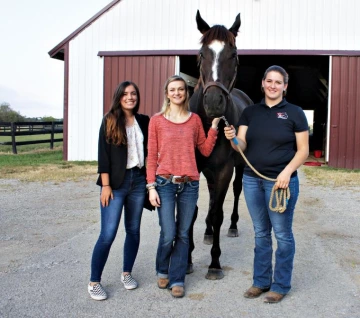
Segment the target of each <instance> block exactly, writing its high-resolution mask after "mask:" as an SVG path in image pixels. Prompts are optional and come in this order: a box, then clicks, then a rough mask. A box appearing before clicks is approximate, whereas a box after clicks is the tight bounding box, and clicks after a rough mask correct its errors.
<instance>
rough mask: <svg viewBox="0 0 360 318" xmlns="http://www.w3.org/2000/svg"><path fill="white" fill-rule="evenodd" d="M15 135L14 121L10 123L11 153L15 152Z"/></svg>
mask: <svg viewBox="0 0 360 318" xmlns="http://www.w3.org/2000/svg"><path fill="white" fill-rule="evenodd" d="M15 135H16V125H15V123H11V144H12V152H13V154H15V155H16V154H17V151H16V140H15Z"/></svg>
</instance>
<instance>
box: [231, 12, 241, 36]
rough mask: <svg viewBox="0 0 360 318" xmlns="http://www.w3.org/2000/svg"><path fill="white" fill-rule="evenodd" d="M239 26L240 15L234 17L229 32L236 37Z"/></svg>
mask: <svg viewBox="0 0 360 318" xmlns="http://www.w3.org/2000/svg"><path fill="white" fill-rule="evenodd" d="M240 25H241V20H240V13H239V14H238V15H237V16H236V18H235V22H234V24H233V25H232V26H231V28H230V29H229V31H230V32H231V33H232V34H234V36H235V37H236V36H237V34H238V32H239V29H240Z"/></svg>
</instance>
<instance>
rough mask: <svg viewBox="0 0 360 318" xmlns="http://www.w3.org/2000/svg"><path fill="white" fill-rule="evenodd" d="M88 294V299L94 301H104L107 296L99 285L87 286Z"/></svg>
mask: <svg viewBox="0 0 360 318" xmlns="http://www.w3.org/2000/svg"><path fill="white" fill-rule="evenodd" d="M88 292H89V294H90V297H91V298H92V299H95V300H105V299H106V298H107V294H106V291H105V289H104V288H103V287H102V286H101V284H100V283H98V284H95V285H93V286H91V285H90V284H89V285H88Z"/></svg>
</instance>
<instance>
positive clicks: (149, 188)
mask: <svg viewBox="0 0 360 318" xmlns="http://www.w3.org/2000/svg"><path fill="white" fill-rule="evenodd" d="M147 189H148V190H152V189H155V187H154V186H151V187H148V188H147Z"/></svg>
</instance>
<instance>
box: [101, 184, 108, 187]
mask: <svg viewBox="0 0 360 318" xmlns="http://www.w3.org/2000/svg"><path fill="white" fill-rule="evenodd" d="M102 187H110V185H109V184H105V185H102Z"/></svg>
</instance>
